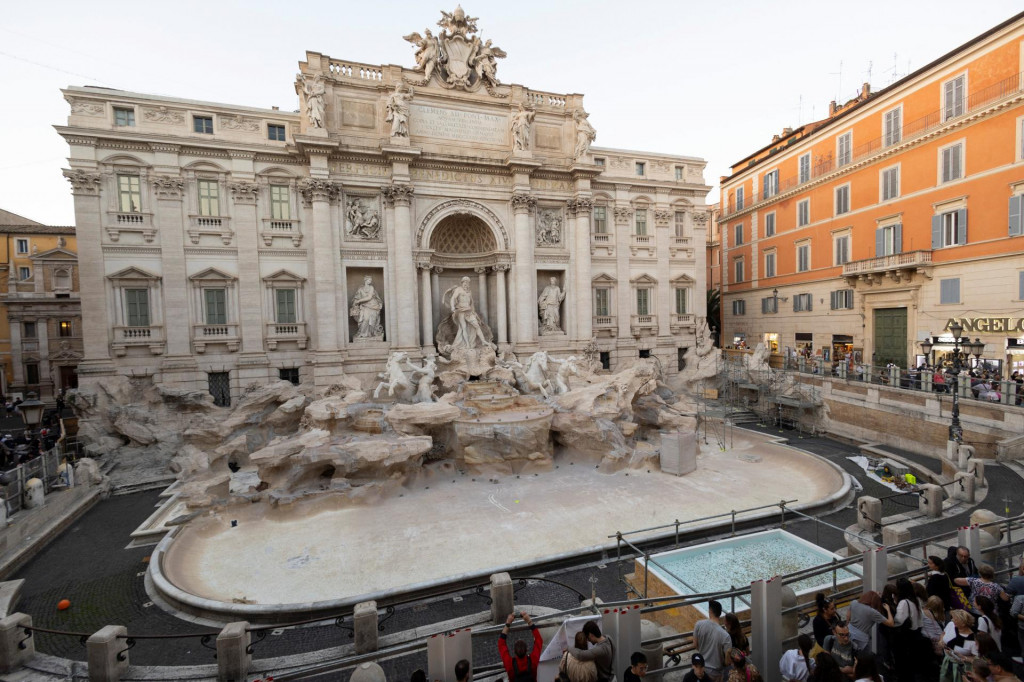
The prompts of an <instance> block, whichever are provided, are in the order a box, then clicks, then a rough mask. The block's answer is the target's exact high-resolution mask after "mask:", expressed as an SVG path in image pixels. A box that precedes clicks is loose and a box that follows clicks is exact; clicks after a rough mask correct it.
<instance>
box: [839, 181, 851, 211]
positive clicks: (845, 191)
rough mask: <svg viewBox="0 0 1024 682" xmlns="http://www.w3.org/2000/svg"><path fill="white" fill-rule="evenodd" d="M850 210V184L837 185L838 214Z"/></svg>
mask: <svg viewBox="0 0 1024 682" xmlns="http://www.w3.org/2000/svg"><path fill="white" fill-rule="evenodd" d="M849 212H850V186H849V185H843V186H842V187H836V215H842V214H844V213H849Z"/></svg>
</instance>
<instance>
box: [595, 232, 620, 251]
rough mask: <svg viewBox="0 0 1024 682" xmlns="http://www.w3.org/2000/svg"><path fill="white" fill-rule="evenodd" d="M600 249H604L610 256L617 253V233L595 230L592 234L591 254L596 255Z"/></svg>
mask: <svg viewBox="0 0 1024 682" xmlns="http://www.w3.org/2000/svg"><path fill="white" fill-rule="evenodd" d="M598 249H604V250H605V253H606V254H607V255H609V256H614V255H615V235H613V234H609V233H607V232H595V233H593V234H591V235H590V255H592V256H593V255H596V254H597V250H598Z"/></svg>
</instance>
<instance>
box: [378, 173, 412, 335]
mask: <svg viewBox="0 0 1024 682" xmlns="http://www.w3.org/2000/svg"><path fill="white" fill-rule="evenodd" d="M382 192H383V194H384V201H385V202H387V203H388V204H391V205H393V206H394V207H395V253H394V257H395V290H396V291H397V292H398V310H397V311H396V312H397V313H398V314H397V315H396V316H395V319H396V320H397V321H398V329H397V333H396V334H395V338H396V340H397V347H398V349H400V350H407V351H414V350H416V347H417V346H416V336H417V334H416V297H415V296H413V295H412V292H414V291H416V266H415V265H414V261H413V259H412V241H413V240H412V213H411V211H410V206H411V204H412V195H413V188H412V186H411V185H400V184H392V185H387V186H385V187H384V188H383V189H382Z"/></svg>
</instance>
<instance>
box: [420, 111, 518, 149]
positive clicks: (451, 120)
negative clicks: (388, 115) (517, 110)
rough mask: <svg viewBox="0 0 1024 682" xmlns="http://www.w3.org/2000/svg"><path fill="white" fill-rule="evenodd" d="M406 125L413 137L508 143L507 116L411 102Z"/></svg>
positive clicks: (498, 143) (497, 143)
mask: <svg viewBox="0 0 1024 682" xmlns="http://www.w3.org/2000/svg"><path fill="white" fill-rule="evenodd" d="M409 127H410V132H411V133H412V134H413V135H414V136H417V137H434V138H440V139H443V140H467V141H470V142H482V143H484V144H496V145H503V144H508V129H509V128H508V127H509V122H508V117H507V116H494V115H492V114H481V113H480V112H477V111H458V110H455V109H442V108H440V107H429V106H424V105H422V104H413V105H412V113H411V115H410V117H409Z"/></svg>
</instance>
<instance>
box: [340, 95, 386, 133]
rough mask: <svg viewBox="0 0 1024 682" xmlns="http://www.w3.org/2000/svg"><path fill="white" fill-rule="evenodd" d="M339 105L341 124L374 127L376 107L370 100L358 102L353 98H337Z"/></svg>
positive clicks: (355, 126) (375, 123)
mask: <svg viewBox="0 0 1024 682" xmlns="http://www.w3.org/2000/svg"><path fill="white" fill-rule="evenodd" d="M338 103H339V104H340V105H341V106H340V107H339V109H341V125H342V126H346V127H349V126H350V127H353V128H370V129H373V128H376V127H377V108H376V107H375V106H374V105H373V103H372V102H360V101H358V100H353V99H344V98H339V100H338Z"/></svg>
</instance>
